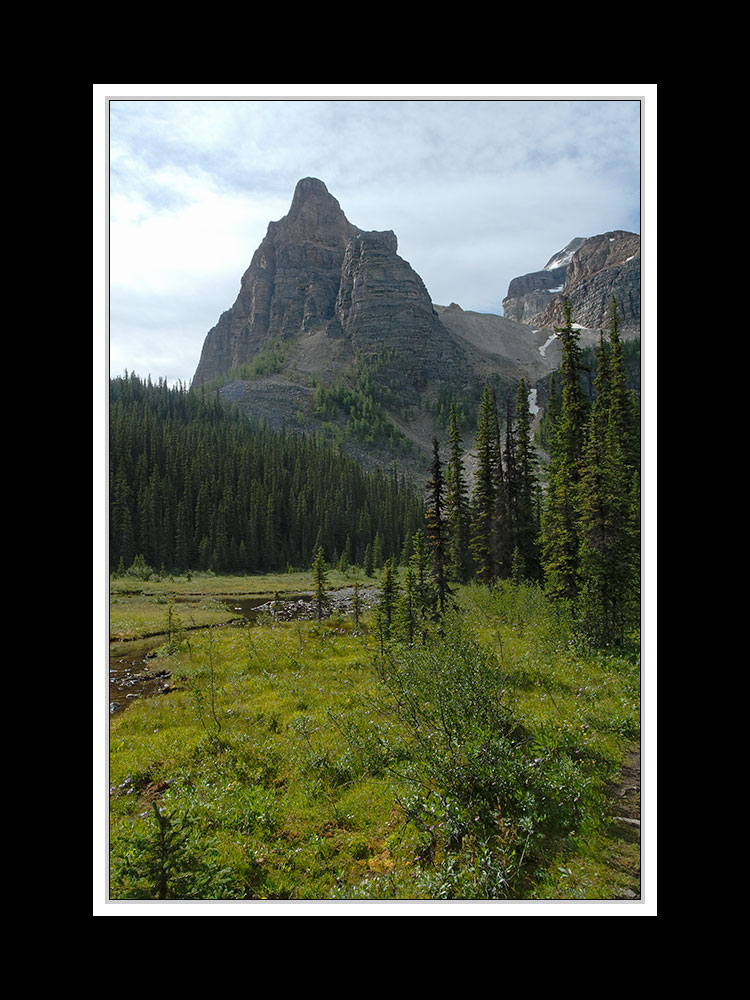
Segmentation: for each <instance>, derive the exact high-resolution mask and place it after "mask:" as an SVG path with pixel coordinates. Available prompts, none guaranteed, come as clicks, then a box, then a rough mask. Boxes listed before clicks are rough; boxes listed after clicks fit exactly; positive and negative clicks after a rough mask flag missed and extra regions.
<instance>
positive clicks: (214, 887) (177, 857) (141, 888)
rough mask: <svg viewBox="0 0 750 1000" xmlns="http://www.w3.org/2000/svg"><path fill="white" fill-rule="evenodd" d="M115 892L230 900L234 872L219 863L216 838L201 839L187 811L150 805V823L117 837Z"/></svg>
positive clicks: (116, 894)
mask: <svg viewBox="0 0 750 1000" xmlns="http://www.w3.org/2000/svg"><path fill="white" fill-rule="evenodd" d="M117 850H118V852H119V853H115V854H114V855H113V858H112V866H111V883H110V884H111V890H112V894H113V896H114V897H115V898H117V899H158V900H165V899H204V900H205V899H226V898H231V897H232V896H233V894H234V892H233V890H234V887H233V886H232V881H233V873H232V871H231V869H230V868H228V867H226V866H222V865H220V864H218V863H217V841H216V839H215V838H211V837H208V838H206V837H203V836H202V835H201V832H200V830H199V829H198V827H197V825H196V823H195V822H194V821H193V820H192V818H191V817H190V816H188V815H182V816H180V815H178V814H177V812H176V811H172V812H167V811H166V810H164V811H162V810H160V809H159V806H158V805H157V803H156V802H154V803H152V811H151V822H150V823H147V824H136V825H134V827H133V828H132V831H131V834H130V836H129V837H127V838H124V839H122V840H120V841H118V844H117Z"/></svg>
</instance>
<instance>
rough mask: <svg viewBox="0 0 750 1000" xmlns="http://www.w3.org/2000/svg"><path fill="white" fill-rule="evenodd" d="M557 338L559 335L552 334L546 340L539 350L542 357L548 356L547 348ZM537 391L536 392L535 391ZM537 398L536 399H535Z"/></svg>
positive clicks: (536, 331)
mask: <svg viewBox="0 0 750 1000" xmlns="http://www.w3.org/2000/svg"><path fill="white" fill-rule="evenodd" d="M534 333H539V331H538V330H535V331H534ZM556 336H557V334H556V333H553V334H552V336H551V337H548V338H547V340H546V341H545V342H544V343H543V344H542V346H541V347H540V348H539V353H540V354H541V356H542V357H545V355H546V353H547V348H548V347H549V345H550V344H551V343H552V341H553V340H554V339H555V337H556ZM535 391H536V390H535ZM535 398H536V397H535Z"/></svg>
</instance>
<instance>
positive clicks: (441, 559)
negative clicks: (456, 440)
mask: <svg viewBox="0 0 750 1000" xmlns="http://www.w3.org/2000/svg"><path fill="white" fill-rule="evenodd" d="M427 491H428V496H427V512H426V515H425V519H426V524H427V539H428V541H429V544H430V549H431V552H432V572H433V576H434V578H435V587H436V590H437V613H438V616H439V618H440V619H442V618H443V616H444V615H445V603H446V600H447V597H448V583H447V580H446V572H445V524H444V516H443V467H442V463H441V461H440V446H439V445H438V440H437V438H433V439H432V463H431V465H430V479H429V482H428V484H427Z"/></svg>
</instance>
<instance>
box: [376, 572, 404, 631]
mask: <svg viewBox="0 0 750 1000" xmlns="http://www.w3.org/2000/svg"><path fill="white" fill-rule="evenodd" d="M399 592H400V587H399V584H398V573H397V570H396V560H395V558H394V557H393V556H391V558H390V559H387V560H386V563H385V567H384V569H383V582H382V584H381V587H380V602H379V604H378V616H379V620H380V630H381V634H382V636H383V637H384V638H385V639H390V637H391V631H392V629H393V625H394V619H395V616H396V612H397V608H398V598H399Z"/></svg>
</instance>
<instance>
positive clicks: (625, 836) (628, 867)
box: [606, 746, 641, 899]
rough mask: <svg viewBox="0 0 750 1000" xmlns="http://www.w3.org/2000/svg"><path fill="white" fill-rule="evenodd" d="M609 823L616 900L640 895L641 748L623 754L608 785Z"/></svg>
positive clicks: (608, 854)
mask: <svg viewBox="0 0 750 1000" xmlns="http://www.w3.org/2000/svg"><path fill="white" fill-rule="evenodd" d="M607 794H608V797H609V801H610V816H611V818H612V823H611V827H610V832H609V844H610V845H611V846H610V850H609V851H608V853H607V857H606V864H607V866H608V867H609V868H611V869H612V870H613V871H614V872H615V874H616V880H617V883H618V890H617V896H616V898H618V899H640V898H641V748H640V746H635V747H633V748H632V749H631V750H630V751H629V752H628V754H627V755H626V757H625V762H624V764H623V767H622V770H621V771H620V774H619V776H618V779H617V781H616V782H615V783H614V784H612V785H609V786H608V788H607Z"/></svg>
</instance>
